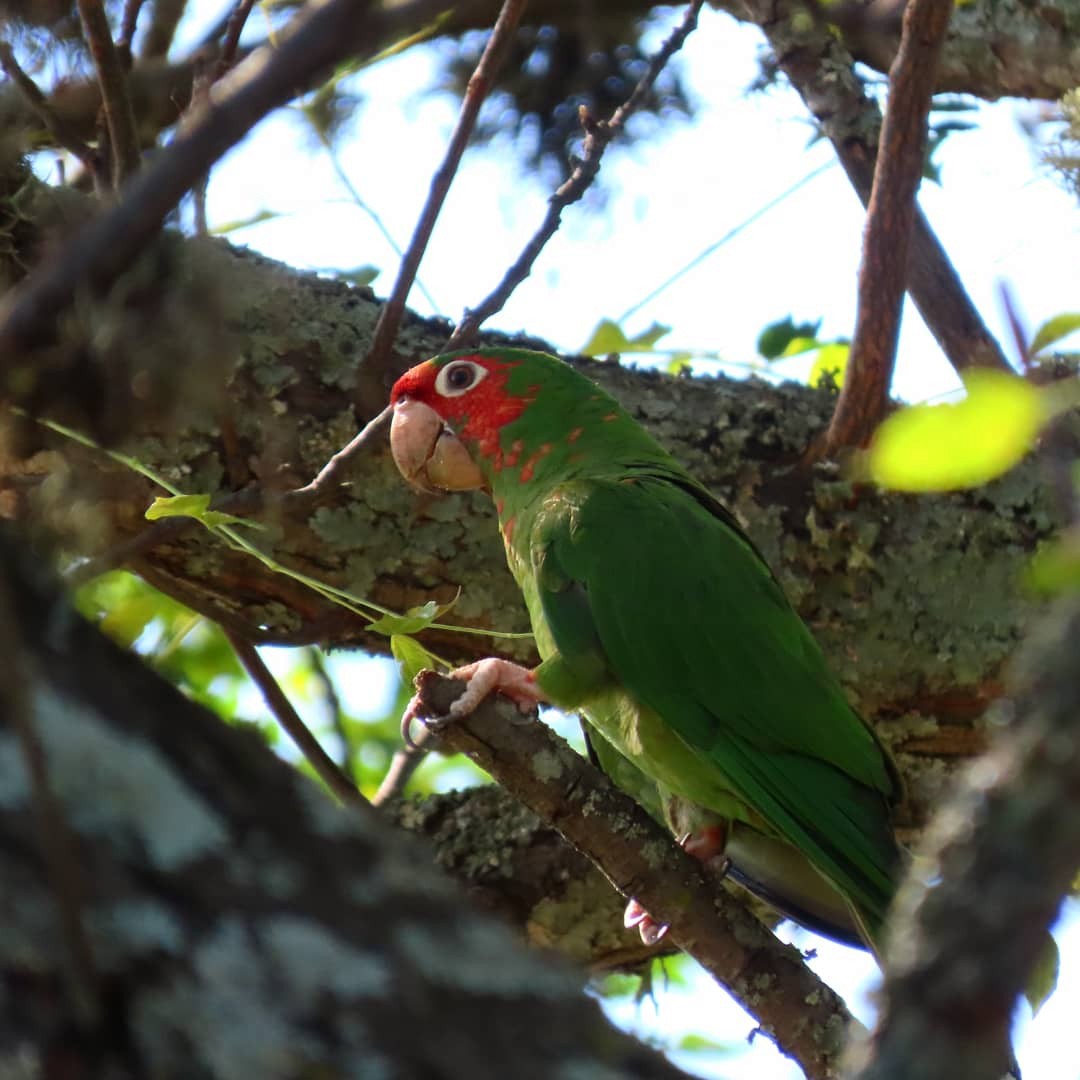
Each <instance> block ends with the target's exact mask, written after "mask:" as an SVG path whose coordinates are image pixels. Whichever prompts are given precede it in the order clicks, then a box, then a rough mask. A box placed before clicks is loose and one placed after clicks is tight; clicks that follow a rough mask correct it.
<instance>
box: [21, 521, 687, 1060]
mask: <svg viewBox="0 0 1080 1080" xmlns="http://www.w3.org/2000/svg"><path fill="white" fill-rule="evenodd" d="M41 564H42V560H41V553H40V552H38V553H35V554H27V553H25V552H20V550H19V549H17V548H15V547H14V546H13V545H12V543H11V540H10V537H7V536H5V537H3V538H0V580H2V581H3V583H4V587H5V591H6V596H7V597H10V603H8V604H5V606H4V609H3V610H2V611H0V618H2V619H3V620H4V621H5V622H6V623H7V625H8V627H9V628H10V629H11V630H12V632H14V633H16V634H17V635H18V636H19V639H20V643H21V649H22V654H23V656H24V658H25V660H26V662H25V663H24V665H23V667H22V671H23V675H24V678H25V680H26V685H27V691H28V700H29V701H30V708H31V713H32V717H33V721H34V725H35V729H36V731H37V734H38V737H39V738H40V740H41V745H42V747H43V750H44V753H45V756H46V758H47V766H48V776H49V783H50V785H51V787H52V790H53V791H54V792H55V794H56V797H57V799H58V801H59V803H60V806H61V808H62V810H63V813H64V814H65V816H66V819H67V821H68V822H69V823H70V825H71V827H72V829H73V830H74V832H75V842H76V845H77V856H78V860H79V863H80V866H81V867H82V868H83V869H84V871H85V876H86V880H87V882H88V884H89V888H88V895H87V896H86V898H85V904H84V907H83V912H82V914H83V918H84V920H85V925H86V926H87V928H88V933H89V936H90V944H91V947H92V948H93V949H94V954H95V960H96V963H97V968H98V974H99V976H100V978H101V980H102V982H103V984H104V985H107V987H108V994H107V998H106V1006H107V1009H106V1014H105V1016H104V1017H103V1019H102V1022H101V1023H100V1024H97V1025H93V1026H92V1027H90V1028H89V1029H87V1028H86V1027H81V1026H80V1025H79V1024H78V1023H76V1022H75V1021H76V1017H75V1014H74V1012H73V1008H72V1005H71V1003H70V1002H69V1001H67V1000H66V999H65V996H64V994H63V992H62V985H63V983H62V976H61V970H62V967H63V965H64V963H65V954H66V949H67V945H66V942H65V939H64V937H63V935H62V934H60V933H58V932H57V925H56V918H55V915H54V912H55V910H56V909H55V906H54V901H55V896H54V892H53V883H52V881H51V880H50V877H49V874H48V871H47V869H46V866H45V864H44V862H43V860H42V859H41V857H40V856H39V855H38V854H37V852H36V847H35V843H34V840H33V817H34V815H33V798H34V797H33V793H32V792H33V789H32V786H31V782H30V779H29V777H28V776H27V773H26V770H25V767H24V766H23V764H22V759H21V754H20V751H19V746H18V737H17V736H16V734H15V733H14V732H13V731H12V729H11V726H10V724H9V723H8V720H9V717H8V715H7V714H6V713H4V714H2V715H0V792H2V797H0V877H2V879H3V881H4V883H5V887H4V889H3V890H2V891H0V923H2V925H3V928H4V933H3V934H0V977H2V978H3V981H4V984H5V985H7V986H17V987H18V993H17V994H10V995H8V998H7V1001H6V1005H5V1008H4V1009H3V1010H2V1011H0V1046H4V1047H6V1048H11V1047H18V1053H19V1070H20V1071H24V1072H29V1073H30V1074H32V1075H43V1076H47V1075H58V1074H60V1073H63V1074H72V1073H77V1074H79V1075H95V1076H97V1075H114V1076H192V1075H207V1076H209V1075H216V1076H229V1077H280V1078H288V1080H292V1078H296V1080H299V1078H301V1077H310V1076H312V1075H327V1076H331V1075H332V1076H363V1075H368V1074H370V1072H371V1069H372V1068H375V1067H378V1068H380V1069H382V1070H384V1071H386V1072H387V1074H391V1073H392V1074H393V1075H399V1076H434V1075H439V1076H446V1077H455V1078H456V1077H460V1078H462V1080H465V1078H468V1080H474V1078H479V1080H487V1078H491V1080H495V1078H497V1077H498V1078H502V1077H507V1076H515V1077H518V1076H520V1077H524V1078H527V1080H533V1078H535V1080H541V1078H546V1077H551V1076H558V1075H567V1074H569V1073H570V1072H573V1071H577V1072H579V1073H581V1074H582V1075H596V1076H600V1075H618V1076H627V1077H642V1078H645V1077H655V1078H657V1080H660V1078H664V1080H675V1078H676V1077H680V1076H682V1075H683V1074H682V1073H680V1072H679V1071H678V1070H677V1069H675V1068H674V1066H672V1065H671V1064H670V1063H668V1062H667V1061H665V1060H664V1059H663V1058H662V1057H661V1056H660V1055H659V1054H657V1053H656V1052H655V1051H652V1050H649V1049H646V1048H644V1047H642V1046H641V1045H640V1044H637V1043H635V1042H634V1041H633V1040H632V1039H630V1038H629V1037H627V1036H625V1035H622V1034H620V1033H618V1032H616V1031H614V1030H613V1029H612V1028H611V1026H610V1025H609V1024H608V1023H607V1022H606V1021H605V1020H604V1019H603V1017H602V1015H601V1013H600V1010H599V1008H598V1007H597V1006H596V1005H595V1003H593V1002H590V1001H589V1000H588V999H586V998H585V997H584V995H583V994H582V992H581V985H580V978H579V977H578V976H576V975H575V974H574V973H572V972H570V971H568V970H566V969H565V968H560V967H558V966H556V965H553V964H552V963H551V961H550V960H549V959H548V958H546V957H543V956H541V955H538V954H537V953H535V952H529V951H527V950H525V949H523V948H522V947H521V946H520V945H519V943H518V942H517V941H515V939H514V938H513V936H512V935H511V934H509V933H508V932H507V931H506V930H505V929H503V928H501V927H500V926H498V925H497V924H495V923H494V922H492V921H490V920H488V919H486V918H483V917H481V916H480V915H478V914H477V913H475V912H473V911H472V910H470V909H469V908H468V907H467V906H466V905H465V904H464V903H463V902H462V899H461V897H460V895H459V894H458V892H457V891H456V889H455V888H453V887H452V885H451V884H450V883H449V882H447V880H446V879H445V878H443V877H442V876H441V875H439V874H437V873H436V872H434V871H433V870H432V868H431V866H430V855H429V853H428V852H427V851H425V850H424V849H423V848H422V847H421V846H420V845H418V844H415V843H410V842H409V840H408V838H407V837H405V836H403V835H402V833H401V832H400V830H395V829H391V828H388V827H387V826H386V825H385V823H384V822H383V821H382V820H381V819H380V817H379V815H378V814H377V813H376V812H375V811H374V810H370V809H368V810H364V809H348V810H345V809H339V808H337V807H335V806H334V805H333V804H332V803H331V802H329V801H328V800H327V799H326V798H325V796H324V795H323V794H322V792H320V791H319V790H318V789H317V788H315V787H314V786H313V785H312V784H311V783H310V782H309V781H308V780H306V779H305V778H304V777H302V776H300V775H299V774H298V773H297V772H296V770H294V769H292V768H290V767H289V766H287V765H285V764H284V763H283V762H281V761H279V760H277V759H276V758H275V757H274V756H273V754H272V753H271V752H270V751H269V749H267V748H266V747H265V746H264V745H263V744H262V743H261V742H260V741H259V740H258V739H256V738H254V737H253V736H251V735H250V734H247V733H244V732H242V731H240V730H237V729H235V728H230V727H229V726H227V725H225V724H222V723H221V722H220V720H218V718H217V717H215V716H213V715H212V714H210V713H209V712H207V711H206V710H204V709H202V708H201V707H199V706H197V705H195V704H193V703H191V702H189V701H187V700H186V699H185V698H184V697H183V696H182V695H181V694H180V693H179V692H178V691H176V690H175V689H174V688H173V687H171V686H170V685H169V684H168V683H166V682H165V681H164V680H163V679H161V678H160V677H158V676H157V675H155V674H154V673H152V672H151V671H149V670H148V669H147V668H146V667H145V666H144V665H143V664H142V663H141V662H140V661H139V660H137V659H136V658H134V657H132V656H130V655H126V654H124V653H123V652H121V650H119V649H117V648H116V647H115V646H114V645H112V644H111V643H109V642H108V641H106V640H105V639H104V638H103V637H102V636H101V635H100V634H99V633H97V632H96V631H95V630H93V629H92V628H90V627H89V626H88V625H87V624H85V623H84V622H83V621H82V620H81V619H79V618H78V617H76V616H75V615H73V614H72V613H71V612H70V611H69V610H68V609H67V607H66V606H65V604H64V603H63V601H61V600H60V599H59V598H58V597H57V596H56V594H55V593H54V592H53V591H52V589H51V587H50V586H48V585H46V584H45V583H44V582H42V581H41V580H40V575H41V569H42V566H41ZM463 1030H472V1031H482V1032H483V1038H479V1039H463V1038H461V1033H462V1031H463ZM418 1031H422V1034H423V1037H422V1038H418V1037H417V1032H418Z"/></svg>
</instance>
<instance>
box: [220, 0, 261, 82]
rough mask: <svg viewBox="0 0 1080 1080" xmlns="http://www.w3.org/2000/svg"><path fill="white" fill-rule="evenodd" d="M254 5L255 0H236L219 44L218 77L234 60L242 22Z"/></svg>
mask: <svg viewBox="0 0 1080 1080" xmlns="http://www.w3.org/2000/svg"><path fill="white" fill-rule="evenodd" d="M254 6H255V0H236V7H235V8H233V11H232V14H231V15H230V16H229V21H228V22H227V23H226V24H225V40H224V41H223V42H222V45H221V58H220V59H219V60H218V66H217V74H216V76H215V78H217V79H220V78H221V76H222V75H224V74H225V72H226V71H228V70H229V68H231V67H232V66H233V64H234V63H235V62H236V48H237V46H238V45H239V44H240V35H241V34H242V33H243V32H244V24H245V23H246V22H247V20H248V16H249V15H250V14H251V9H252V8H253V7H254Z"/></svg>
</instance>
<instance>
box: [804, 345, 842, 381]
mask: <svg viewBox="0 0 1080 1080" xmlns="http://www.w3.org/2000/svg"><path fill="white" fill-rule="evenodd" d="M850 357H851V343H850V342H847V341H832V342H829V344H828V345H822V346H821V348H820V349H818V354H817V359H816V360H815V361H814V366H813V367H812V368H811V369H810V377H809V382H810V385H811V386H820V385H821V382H822V380H823V379H825V378H826V377H827V376H830V375H831V376H832V381H833V385H835V386H838V387H839V386H843V385H844V373H845V372H846V371H847V365H848V360H849V359H850Z"/></svg>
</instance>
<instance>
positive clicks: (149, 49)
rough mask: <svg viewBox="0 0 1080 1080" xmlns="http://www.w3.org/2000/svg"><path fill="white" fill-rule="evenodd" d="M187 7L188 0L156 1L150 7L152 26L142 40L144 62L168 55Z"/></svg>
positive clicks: (147, 29)
mask: <svg viewBox="0 0 1080 1080" xmlns="http://www.w3.org/2000/svg"><path fill="white" fill-rule="evenodd" d="M186 7H187V0H154V2H153V3H152V4H151V5H150V25H149V26H148V27H147V28H146V33H145V34H143V40H142V50H141V55H142V58H143V59H144V60H151V59H154V58H155V57H158V56H167V55H168V53H169V49H170V48H171V47H172V43H173V39H174V38H175V37H176V28H177V26H179V25H180V20H181V18H183V15H184V10H185V9H186Z"/></svg>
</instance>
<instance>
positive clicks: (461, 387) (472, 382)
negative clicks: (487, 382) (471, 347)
mask: <svg viewBox="0 0 1080 1080" xmlns="http://www.w3.org/2000/svg"><path fill="white" fill-rule="evenodd" d="M486 375H487V368H485V367H481V366H480V365H479V364H474V363H473V362H472V361H471V360H455V361H454V362H453V363H452V364H447V365H446V367H444V368H443V369H442V371H440V372H439V374H438V377H437V378H436V379H435V391H436V393H439V394H441V395H442V396H443V397H459V396H460V395H461V394H464V393H465V392H466V391H468V390H471V389H472V388H473V387H474V386H476V384H477V383H478V382H480V380H481V379H483V378H485V377H486Z"/></svg>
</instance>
